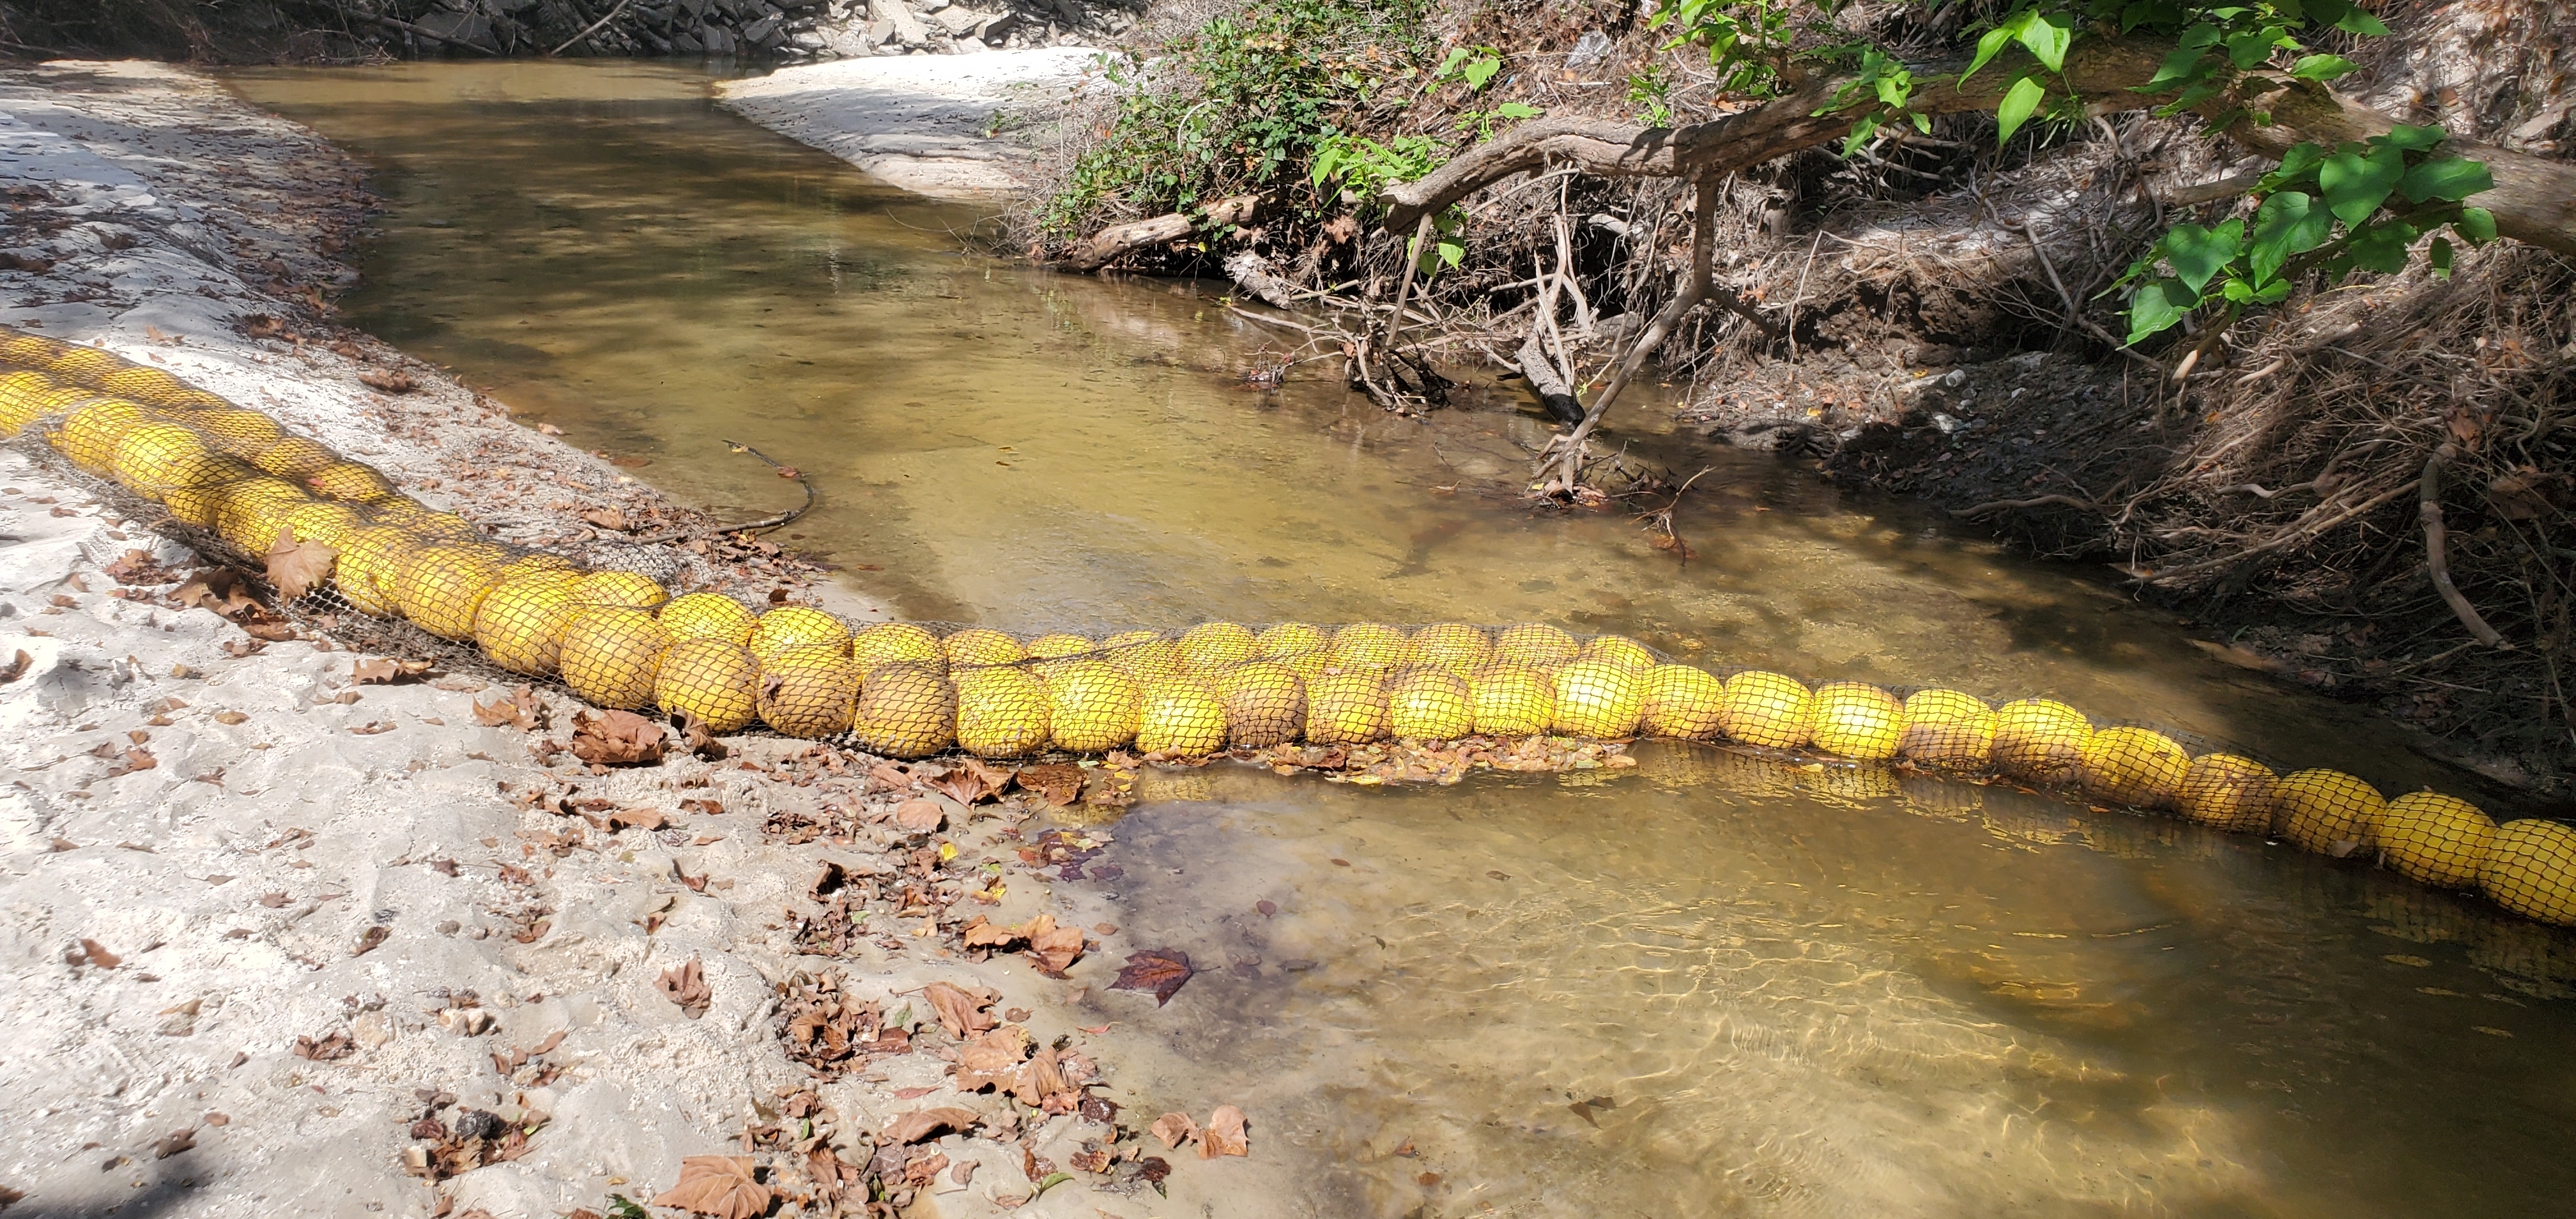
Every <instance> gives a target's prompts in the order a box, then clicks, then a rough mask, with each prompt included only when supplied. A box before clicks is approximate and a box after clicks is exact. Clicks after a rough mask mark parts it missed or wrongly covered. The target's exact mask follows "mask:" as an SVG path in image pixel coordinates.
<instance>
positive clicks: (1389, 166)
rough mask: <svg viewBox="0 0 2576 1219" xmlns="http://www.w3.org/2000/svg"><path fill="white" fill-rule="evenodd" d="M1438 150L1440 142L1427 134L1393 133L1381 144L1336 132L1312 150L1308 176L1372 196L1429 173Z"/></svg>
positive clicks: (1321, 183) (1320, 183) (1437, 158)
mask: <svg viewBox="0 0 2576 1219" xmlns="http://www.w3.org/2000/svg"><path fill="white" fill-rule="evenodd" d="M1440 153H1441V146H1440V141H1438V140H1435V139H1433V138H1431V137H1430V136H1427V135H1399V136H1393V137H1390V138H1388V139H1387V140H1386V141H1384V142H1383V143H1381V142H1379V141H1377V140H1372V139H1369V138H1367V137H1366V136H1355V135H1351V134H1349V133H1347V132H1340V131H1336V132H1334V133H1332V134H1331V135H1329V136H1326V137H1325V138H1324V141H1323V143H1322V144H1321V145H1320V146H1318V147H1317V148H1316V149H1315V164H1314V168H1313V170H1312V171H1311V172H1310V174H1309V177H1310V178H1312V180H1313V181H1314V183H1315V185H1316V186H1319V187H1322V186H1334V185H1338V186H1340V187H1341V188H1342V189H1343V190H1344V191H1346V192H1348V193H1349V194H1351V195H1353V196H1355V197H1357V198H1359V199H1373V198H1375V197H1377V196H1378V195H1379V194H1380V193H1382V192H1383V191H1384V190H1385V189H1386V188H1387V187H1389V186H1392V185H1394V184H1396V183H1398V182H1410V181H1412V180H1414V179H1415V178H1419V177H1421V176H1422V175H1424V174H1426V173H1429V172H1431V168H1432V167H1433V166H1435V165H1438V164H1439V163H1440Z"/></svg>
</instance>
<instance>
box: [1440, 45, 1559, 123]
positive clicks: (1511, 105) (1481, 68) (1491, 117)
mask: <svg viewBox="0 0 2576 1219" xmlns="http://www.w3.org/2000/svg"><path fill="white" fill-rule="evenodd" d="M1502 68H1503V55H1502V52H1500V51H1497V50H1495V49H1494V48H1492V47H1455V48H1452V49H1451V50H1450V52H1449V56H1448V58H1446V59H1443V60H1441V61H1440V66H1439V67H1437V68H1434V69H1432V72H1431V79H1429V80H1427V81H1424V82H1423V84H1422V91H1423V93H1425V94H1431V93H1436V92H1438V91H1439V90H1440V88H1441V86H1443V85H1447V84H1450V83H1452V82H1457V83H1461V84H1464V85H1466V86H1467V95H1468V97H1469V98H1470V99H1472V98H1473V97H1474V96H1475V95H1476V94H1479V93H1482V92H1484V91H1485V86H1486V85H1488V84H1491V83H1493V79H1494V74H1495V73H1497V72H1500V71H1502ZM1540 113H1541V112H1540V110H1539V108H1538V107H1536V106H1532V105H1530V104H1528V103H1526V102H1504V103H1502V104H1500V105H1498V106H1495V107H1494V108H1493V109H1491V110H1480V109H1477V108H1476V107H1474V106H1472V105H1470V106H1466V107H1464V108H1461V109H1460V110H1459V112H1458V121H1457V124H1456V127H1455V129H1456V130H1458V131H1462V132H1463V131H1472V132H1475V133H1476V138H1477V139H1480V140H1490V139H1492V138H1494V124H1495V122H1496V121H1497V120H1504V121H1516V120H1519V119H1529V118H1537V117H1538V116H1539V114H1540Z"/></svg>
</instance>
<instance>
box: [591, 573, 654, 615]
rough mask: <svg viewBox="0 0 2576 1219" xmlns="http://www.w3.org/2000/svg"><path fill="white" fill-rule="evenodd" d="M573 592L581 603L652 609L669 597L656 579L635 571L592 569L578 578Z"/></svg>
mask: <svg viewBox="0 0 2576 1219" xmlns="http://www.w3.org/2000/svg"><path fill="white" fill-rule="evenodd" d="M573 596H574V597H575V598H576V599H577V600H579V601H580V602H581V603H582V604H584V605H616V606H623V607H625V608H627V609H645V610H648V609H655V608H658V607H660V606H661V604H662V603H663V602H665V601H668V600H670V599H671V594H670V591H669V590H668V589H665V588H663V587H662V583H661V581H659V580H656V579H654V578H653V577H651V576H648V575H645V574H644V573H642V572H635V571H594V572H591V573H590V574H588V575H586V576H583V577H582V578H581V587H580V588H578V589H576V590H574V592H573Z"/></svg>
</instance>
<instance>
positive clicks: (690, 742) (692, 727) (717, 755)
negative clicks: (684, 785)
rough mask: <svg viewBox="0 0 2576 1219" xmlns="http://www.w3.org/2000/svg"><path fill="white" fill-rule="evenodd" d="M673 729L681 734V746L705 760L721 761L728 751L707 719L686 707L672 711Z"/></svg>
mask: <svg viewBox="0 0 2576 1219" xmlns="http://www.w3.org/2000/svg"><path fill="white" fill-rule="evenodd" d="M671 729H672V731H674V732H677V733H679V734H680V748H682V749H685V750H688V751H689V752H690V753H691V754H692V755H695V756H696V757H698V758H701V759H703V760H705V761H709V762H721V761H723V760H724V758H725V754H726V753H727V752H728V751H727V750H726V749H725V746H724V742H722V741H719V740H717V739H716V734H715V733H713V732H710V731H708V730H707V721H706V720H705V719H704V718H703V717H701V716H698V715H695V714H692V713H691V712H689V711H688V710H687V709H685V708H684V709H681V710H678V711H674V712H672V713H671ZM681 807H683V808H686V807H687V804H686V803H685V802H684V803H683V804H682V805H681Z"/></svg>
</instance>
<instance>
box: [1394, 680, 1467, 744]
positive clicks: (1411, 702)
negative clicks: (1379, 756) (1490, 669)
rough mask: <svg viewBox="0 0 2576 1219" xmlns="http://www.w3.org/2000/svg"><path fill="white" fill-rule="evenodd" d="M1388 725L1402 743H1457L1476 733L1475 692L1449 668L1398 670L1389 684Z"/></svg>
mask: <svg viewBox="0 0 2576 1219" xmlns="http://www.w3.org/2000/svg"><path fill="white" fill-rule="evenodd" d="M1386 725H1387V732H1388V733H1389V734H1390V735H1392V736H1394V737H1396V738H1397V739H1399V740H1407V741H1454V740H1456V739H1458V738H1459V737H1462V736H1466V735H1467V734H1469V733H1472V732H1474V731H1475V730H1476V700H1475V691H1474V690H1472V689H1470V688H1469V687H1468V685H1467V679H1466V678H1463V677H1460V676H1458V675H1457V674H1455V673H1452V672H1450V671H1449V670H1447V669H1443V668H1437V667H1434V666H1431V665H1415V666H1414V667H1412V668H1409V669H1401V670H1398V671H1397V672H1396V673H1395V674H1394V675H1393V676H1391V677H1389V678H1387V681H1386Z"/></svg>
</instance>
